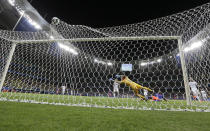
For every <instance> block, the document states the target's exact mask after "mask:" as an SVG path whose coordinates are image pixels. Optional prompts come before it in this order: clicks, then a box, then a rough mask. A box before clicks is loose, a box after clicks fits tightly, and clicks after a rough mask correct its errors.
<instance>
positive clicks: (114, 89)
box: [113, 79, 120, 97]
mask: <svg viewBox="0 0 210 131" xmlns="http://www.w3.org/2000/svg"><path fill="white" fill-rule="evenodd" d="M119 86H120V84H119V83H118V82H117V79H115V80H114V84H113V92H114V94H113V95H114V97H116V96H119Z"/></svg>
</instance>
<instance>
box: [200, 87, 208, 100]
mask: <svg viewBox="0 0 210 131" xmlns="http://www.w3.org/2000/svg"><path fill="white" fill-rule="evenodd" d="M201 95H202V99H203V101H207V100H208V95H207V93H206V91H205V90H204V89H202V90H201Z"/></svg>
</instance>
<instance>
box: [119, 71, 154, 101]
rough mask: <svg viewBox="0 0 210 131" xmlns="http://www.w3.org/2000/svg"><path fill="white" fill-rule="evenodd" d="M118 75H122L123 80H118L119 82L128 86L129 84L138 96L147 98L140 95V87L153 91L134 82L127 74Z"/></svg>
mask: <svg viewBox="0 0 210 131" xmlns="http://www.w3.org/2000/svg"><path fill="white" fill-rule="evenodd" d="M116 77H118V78H119V77H121V81H118V80H117V82H118V83H119V84H122V83H124V84H126V85H127V86H129V87H130V88H131V89H132V90H133V91H134V93H135V95H136V96H138V97H139V98H142V99H145V97H144V96H142V95H140V94H139V89H145V90H148V91H152V90H151V89H149V88H147V87H143V86H141V85H139V84H137V83H135V82H133V81H132V80H130V79H129V78H128V77H127V76H125V75H122V76H119V75H116Z"/></svg>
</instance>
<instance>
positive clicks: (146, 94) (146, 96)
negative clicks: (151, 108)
mask: <svg viewBox="0 0 210 131" xmlns="http://www.w3.org/2000/svg"><path fill="white" fill-rule="evenodd" d="M144 97H145V99H146V100H147V99H148V90H146V89H144Z"/></svg>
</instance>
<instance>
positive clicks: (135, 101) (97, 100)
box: [0, 93, 210, 110]
mask: <svg viewBox="0 0 210 131" xmlns="http://www.w3.org/2000/svg"><path fill="white" fill-rule="evenodd" d="M0 98H5V99H8V100H26V101H37V102H48V103H63V104H77V105H78V104H80V105H90V106H107V107H117V108H122V107H123V108H125V107H127V108H138V109H142V108H152V109H165V110H171V109H175V110H177V109H178V110H180V109H182V110H185V109H188V110H195V109H197V108H198V106H199V108H198V109H202V110H206V109H208V107H209V106H210V105H209V104H210V103H209V102H208V101H206V102H202V103H201V102H198V101H194V102H193V106H187V104H186V101H185V100H168V101H167V102H165V101H161V102H155V101H142V100H140V99H139V98H113V97H91V96H71V95H49V94H33V93H0Z"/></svg>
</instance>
